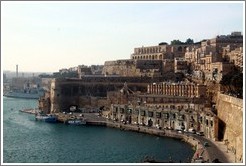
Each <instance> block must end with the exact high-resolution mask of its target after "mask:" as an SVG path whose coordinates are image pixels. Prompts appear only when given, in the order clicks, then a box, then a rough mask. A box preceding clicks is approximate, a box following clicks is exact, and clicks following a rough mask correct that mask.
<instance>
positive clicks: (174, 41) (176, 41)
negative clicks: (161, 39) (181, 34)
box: [171, 40, 184, 45]
mask: <svg viewBox="0 0 246 166" xmlns="http://www.w3.org/2000/svg"><path fill="white" fill-rule="evenodd" d="M176 44H184V43H183V42H181V41H180V40H173V41H171V45H176Z"/></svg>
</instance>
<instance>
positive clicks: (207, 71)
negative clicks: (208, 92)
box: [185, 32, 243, 81]
mask: <svg viewBox="0 0 246 166" xmlns="http://www.w3.org/2000/svg"><path fill="white" fill-rule="evenodd" d="M242 44H243V36H242V34H241V33H240V32H232V33H231V34H230V35H220V36H217V37H215V38H212V39H209V40H203V41H202V42H201V46H200V47H197V45H196V46H191V47H189V48H187V49H186V53H185V59H186V60H187V61H188V62H189V63H191V64H192V65H191V66H192V67H193V69H194V70H195V71H196V72H197V71H202V73H204V75H205V78H206V79H210V80H216V81H220V80H221V78H222V76H223V75H224V74H227V73H228V72H229V71H230V70H231V67H232V66H233V65H231V64H229V63H232V62H233V63H234V64H237V65H239V66H240V65H242V63H241V62H242V61H241V59H242V58H241V57H242V56H241V55H242V53H241V52H242V50H240V49H237V50H235V51H234V52H232V49H235V48H238V47H242ZM232 54H233V55H234V56H232ZM232 57H234V61H233V58H232ZM226 59H228V60H226ZM230 59H231V60H230ZM235 59H237V61H236V60H235ZM200 73H201V72H200ZM198 75H200V76H201V74H198Z"/></svg>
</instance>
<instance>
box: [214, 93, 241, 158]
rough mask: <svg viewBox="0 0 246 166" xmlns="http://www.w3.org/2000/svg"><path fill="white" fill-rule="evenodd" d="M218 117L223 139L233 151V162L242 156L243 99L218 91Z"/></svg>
mask: <svg viewBox="0 0 246 166" xmlns="http://www.w3.org/2000/svg"><path fill="white" fill-rule="evenodd" d="M216 103H217V104H216V107H217V112H218V118H219V119H220V120H221V123H223V124H224V125H223V126H224V128H220V130H223V131H220V132H222V134H223V135H222V137H223V141H224V142H225V144H228V149H229V150H231V151H232V152H234V154H235V162H240V161H242V156H243V146H244V145H243V139H244V138H243V100H242V99H239V98H235V97H232V96H228V95H224V94H220V93H218V96H217V102H216Z"/></svg>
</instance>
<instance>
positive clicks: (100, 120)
mask: <svg viewBox="0 0 246 166" xmlns="http://www.w3.org/2000/svg"><path fill="white" fill-rule="evenodd" d="M37 111H38V110H37V109H24V110H20V112H24V113H29V114H36V113H37ZM81 114H82V115H83V118H84V119H86V125H96V126H105V127H112V128H118V129H120V130H123V131H133V132H141V133H146V134H151V135H156V136H160V137H169V138H173V139H178V140H180V141H184V142H186V143H188V144H190V145H191V146H192V148H193V149H194V151H195V152H194V155H193V157H192V158H191V159H190V161H189V162H192V163H197V162H203V163H204V162H209V163H211V162H212V160H213V159H212V157H215V156H211V154H210V155H209V153H211V152H208V149H207V148H206V147H204V145H203V143H202V142H204V140H206V139H205V138H202V139H203V141H201V138H200V137H199V136H196V135H195V134H190V133H178V132H177V131H175V130H167V129H165V130H163V129H157V128H155V127H148V126H142V125H134V124H124V123H121V122H115V121H113V120H109V119H107V118H105V117H102V116H99V114H98V113H73V114H64V113H56V114H55V115H56V116H57V118H58V122H60V123H65V122H66V120H67V119H69V118H78V117H80V116H81ZM210 143H211V141H210ZM211 144H212V143H211ZM217 144H218V143H217ZM214 146H217V145H214ZM221 148H222V146H221V145H219V146H218V147H217V149H216V150H217V151H220V149H221ZM225 157H226V158H230V156H229V154H225V155H224V156H223V158H225ZM225 160H226V159H224V162H228V161H225ZM222 162H223V161H222Z"/></svg>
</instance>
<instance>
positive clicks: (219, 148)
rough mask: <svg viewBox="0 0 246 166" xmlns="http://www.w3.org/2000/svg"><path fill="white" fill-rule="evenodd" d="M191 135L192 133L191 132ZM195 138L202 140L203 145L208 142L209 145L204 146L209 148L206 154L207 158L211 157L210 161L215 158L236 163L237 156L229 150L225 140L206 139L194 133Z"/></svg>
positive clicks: (222, 161)
mask: <svg viewBox="0 0 246 166" xmlns="http://www.w3.org/2000/svg"><path fill="white" fill-rule="evenodd" d="M190 135H191V134H190ZM192 136H193V137H194V138H196V139H197V140H199V141H200V143H201V144H202V145H204V142H208V146H207V147H204V146H203V148H205V149H206V150H207V153H206V152H205V154H204V155H207V156H205V158H208V159H209V162H212V161H213V160H215V159H218V160H219V162H221V163H234V162H235V160H234V158H235V156H234V154H233V153H232V152H228V151H227V148H226V145H224V144H223V142H218V141H212V140H209V139H206V138H205V137H203V136H198V135H195V134H192Z"/></svg>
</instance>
